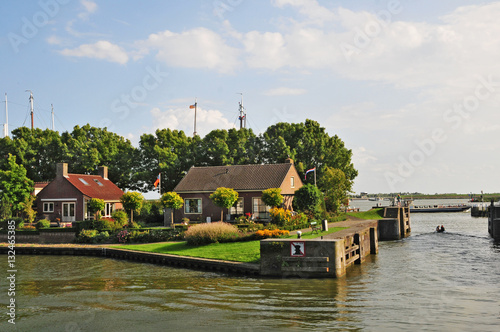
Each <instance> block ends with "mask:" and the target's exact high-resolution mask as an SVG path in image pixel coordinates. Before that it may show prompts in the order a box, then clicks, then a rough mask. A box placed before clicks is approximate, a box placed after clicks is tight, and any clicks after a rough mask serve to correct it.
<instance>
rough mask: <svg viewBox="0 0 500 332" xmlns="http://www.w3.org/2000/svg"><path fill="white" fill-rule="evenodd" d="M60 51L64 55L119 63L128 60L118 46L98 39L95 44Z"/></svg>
mask: <svg viewBox="0 0 500 332" xmlns="http://www.w3.org/2000/svg"><path fill="white" fill-rule="evenodd" d="M60 53H61V54H62V55H65V56H74V57H85V58H95V59H102V60H107V61H110V62H117V63H119V64H125V63H127V61H128V55H127V53H126V52H125V51H124V50H123V49H122V48H121V47H120V46H118V45H115V44H112V43H110V42H108V41H105V40H100V41H98V42H96V43H95V44H83V45H80V46H79V47H77V48H74V49H64V50H62V51H60Z"/></svg>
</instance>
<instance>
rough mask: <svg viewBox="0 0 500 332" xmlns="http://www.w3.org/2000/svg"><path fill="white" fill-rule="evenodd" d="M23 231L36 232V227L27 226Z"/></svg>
mask: <svg viewBox="0 0 500 332" xmlns="http://www.w3.org/2000/svg"><path fill="white" fill-rule="evenodd" d="M21 230H23V231H36V227H35V226H31V225H26V226H24V227H23V228H21Z"/></svg>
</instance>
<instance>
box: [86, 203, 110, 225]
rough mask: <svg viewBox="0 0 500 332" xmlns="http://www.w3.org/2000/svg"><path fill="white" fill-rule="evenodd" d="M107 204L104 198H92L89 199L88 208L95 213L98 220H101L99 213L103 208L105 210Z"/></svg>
mask: <svg viewBox="0 0 500 332" xmlns="http://www.w3.org/2000/svg"><path fill="white" fill-rule="evenodd" d="M105 206H106V203H105V202H104V200H103V199H100V198H91V199H90V200H89V201H88V205H87V207H88V209H89V211H90V213H93V214H94V217H95V219H96V220H99V215H100V213H101V211H102V210H104V207H105Z"/></svg>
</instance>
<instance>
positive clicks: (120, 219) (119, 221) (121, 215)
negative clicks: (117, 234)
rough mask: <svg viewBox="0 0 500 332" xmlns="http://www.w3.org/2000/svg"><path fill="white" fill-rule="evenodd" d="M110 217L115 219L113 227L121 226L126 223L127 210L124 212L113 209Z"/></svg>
mask: <svg viewBox="0 0 500 332" xmlns="http://www.w3.org/2000/svg"><path fill="white" fill-rule="evenodd" d="M111 217H112V218H113V220H114V221H115V227H116V229H118V228H123V227H125V225H127V223H128V215H127V212H125V211H123V210H115V211H113V213H111ZM118 226H119V227H118Z"/></svg>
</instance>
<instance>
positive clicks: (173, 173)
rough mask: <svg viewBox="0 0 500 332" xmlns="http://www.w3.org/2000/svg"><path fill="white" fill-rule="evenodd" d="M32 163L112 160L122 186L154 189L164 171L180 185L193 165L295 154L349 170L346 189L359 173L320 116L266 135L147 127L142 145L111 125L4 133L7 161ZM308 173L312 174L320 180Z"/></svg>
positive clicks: (46, 171) (75, 169)
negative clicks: (196, 132)
mask: <svg viewBox="0 0 500 332" xmlns="http://www.w3.org/2000/svg"><path fill="white" fill-rule="evenodd" d="M9 154H11V155H13V156H15V157H16V163H17V164H19V165H22V166H23V167H24V168H25V169H26V171H27V177H28V178H29V179H31V180H33V181H35V182H43V181H51V180H52V179H54V177H55V172H56V164H57V163H60V162H65V163H68V166H69V172H70V173H77V174H96V173H97V169H98V166H108V168H109V172H108V177H109V179H110V180H111V181H113V182H114V183H116V184H117V185H118V186H119V187H120V188H121V189H124V190H125V189H127V190H136V191H142V192H147V191H150V190H152V189H153V188H154V186H153V183H154V182H155V180H156V178H157V176H158V174H159V173H161V174H162V176H161V187H162V191H163V192H165V191H169V190H172V189H173V188H174V187H175V185H177V183H178V182H179V181H180V180H181V179H182V177H183V176H184V175H185V174H186V172H187V171H188V170H189V168H190V167H192V166H220V165H241V164H274V163H283V162H285V160H286V159H287V158H292V159H293V160H294V161H295V166H296V167H297V170H298V172H299V174H300V175H301V176H302V178H303V175H304V173H305V171H306V170H308V169H311V168H314V167H316V170H317V176H318V178H319V177H320V176H321V174H322V172H326V171H327V170H328V169H335V170H339V171H341V172H342V173H343V178H344V180H343V181H344V183H343V184H344V185H343V186H342V188H344V189H345V190H346V192H348V191H350V190H351V188H352V184H353V180H354V178H356V176H357V175H358V172H357V170H356V169H355V168H354V165H353V164H352V161H351V158H352V151H351V150H349V149H347V148H346V147H345V146H344V142H343V141H342V140H341V139H340V138H339V137H338V136H337V135H334V136H330V135H328V133H327V132H326V131H325V128H323V127H321V126H320V125H319V123H317V122H316V121H312V120H306V121H305V122H304V123H296V124H292V123H278V124H275V125H272V126H270V127H269V128H267V130H266V131H265V132H264V133H263V134H260V135H255V134H254V133H253V131H252V130H251V129H240V130H237V129H229V130H221V129H218V130H213V131H211V132H210V133H209V134H208V135H206V136H205V137H203V138H201V137H200V136H194V137H188V136H186V134H185V133H184V132H183V131H178V130H171V129H158V130H156V132H155V133H154V134H143V135H142V136H141V137H140V141H139V146H138V147H134V146H133V145H132V144H131V142H130V141H129V140H128V139H125V138H124V137H122V136H120V135H117V134H115V133H112V132H109V131H108V130H107V129H106V128H96V127H92V126H90V125H88V124H87V125H85V126H83V127H79V126H75V127H74V128H73V131H72V132H63V133H61V134H60V133H59V132H57V131H52V130H49V129H46V130H42V129H33V130H32V129H29V128H26V127H20V128H17V129H14V130H13V131H12V137H11V138H8V137H7V138H2V139H0V155H1V156H3V158H2V159H1V160H0V167H2V169H4V167H6V165H7V164H6V161H7V157H8V155H9ZM313 179H314V177H312V176H311V177H308V179H307V181H306V182H310V181H313Z"/></svg>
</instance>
